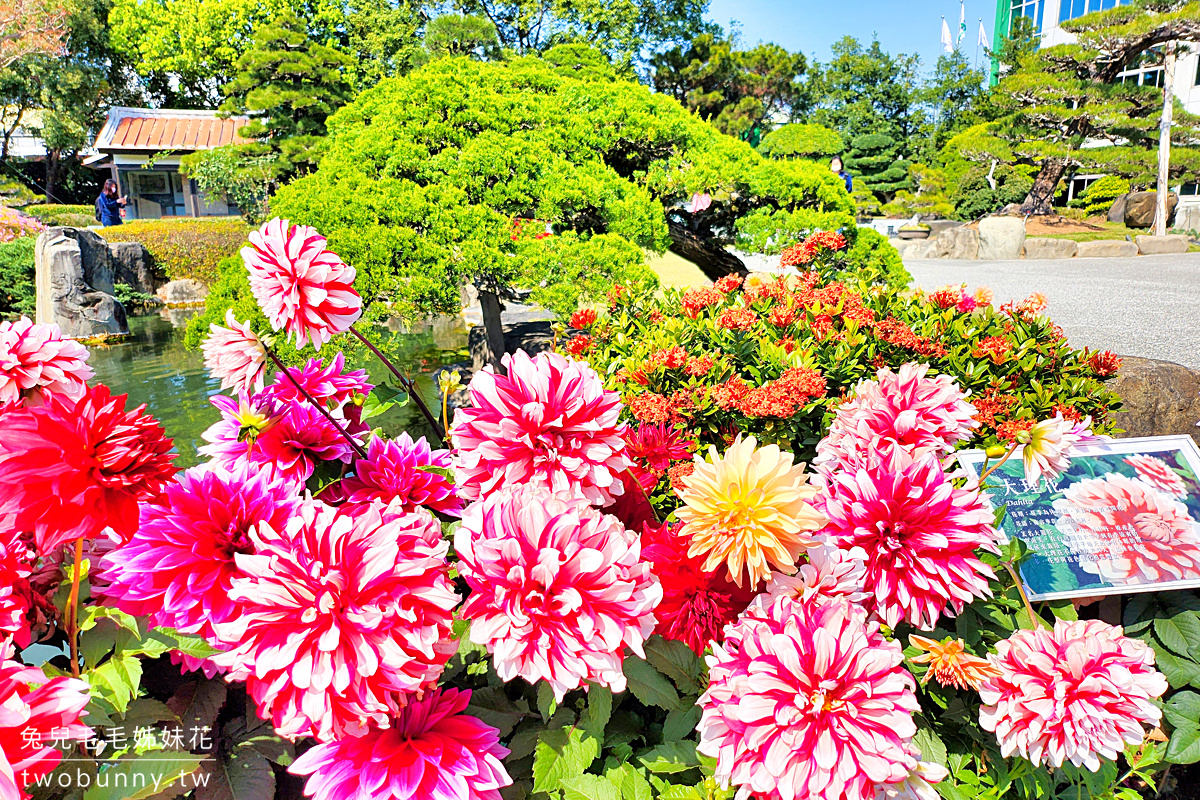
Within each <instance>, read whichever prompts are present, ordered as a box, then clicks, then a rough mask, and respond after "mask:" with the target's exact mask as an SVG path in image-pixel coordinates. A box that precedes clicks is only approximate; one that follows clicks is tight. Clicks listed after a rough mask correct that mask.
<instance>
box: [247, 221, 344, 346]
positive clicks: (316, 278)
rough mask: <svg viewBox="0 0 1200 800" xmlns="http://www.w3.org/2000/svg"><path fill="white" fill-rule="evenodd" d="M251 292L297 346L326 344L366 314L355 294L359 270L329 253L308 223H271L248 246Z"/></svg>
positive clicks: (266, 224)
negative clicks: (357, 271)
mask: <svg viewBox="0 0 1200 800" xmlns="http://www.w3.org/2000/svg"><path fill="white" fill-rule="evenodd" d="M242 260H243V261H245V262H246V269H247V270H249V272H250V291H251V292H253V293H254V299H255V300H257V301H258V305H259V307H260V308H261V309H262V310H263V313H264V314H266V315H267V319H268V320H269V321H270V322H271V327H272V328H274V329H275V330H277V331H286V332H287V336H288V338H289V339H290V338H291V337H292V335H293V334H294V335H295V337H296V346H297V347H304V345H305V343H306V342H307V341H308V340H310V339H311V340H312V343H313V347H315V348H317V349H320V348H321V346H322V345H324V344H325V343H326V342H328V341H329V340H330V339H332V338H333V337H334V335H335V334H339V333H342V332H344V331H347V330H349V329H350V326H351V325H353V324H354V322H355V320H357V319H358V318H359V317H360V316H362V298H361V297H359V296H358V292H356V291H354V267H351V266H348V265H347V264H346V263H345V262H343V261H342V259H341V258H339V257H338V255H337V254H336V253H332V252H330V251H329V250H326V249H325V237H324V236H322V235H321V234H319V233H317V231H316V229H315V228H310V227H308V226H307V225H289V224H288V221H287V220H286V219H279V218H278V217H276V218H275V219H272V220H269V221H268V222H266V223H264V224H263V226H262V227H261V228H259V229H258V230H257V231H252V232H251V233H250V246H249V247H243V248H242Z"/></svg>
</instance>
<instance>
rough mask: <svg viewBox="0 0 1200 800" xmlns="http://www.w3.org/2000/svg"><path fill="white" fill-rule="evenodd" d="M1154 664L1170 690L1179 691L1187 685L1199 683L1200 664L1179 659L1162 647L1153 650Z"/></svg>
mask: <svg viewBox="0 0 1200 800" xmlns="http://www.w3.org/2000/svg"><path fill="white" fill-rule="evenodd" d="M1154 651H1155V653H1154V654H1155V663H1156V664H1157V665H1158V669H1159V671H1160V672H1162V674H1163V675H1165V676H1166V677H1167V682H1168V683H1170V684H1171V688H1172V689H1179V688H1181V687H1184V686H1187V685H1188V684H1189V683H1193V684H1194V683H1195V682H1197V681H1200V664H1196V663H1195V662H1194V661H1190V660H1188V659H1185V658H1180V657H1179V656H1177V655H1175V654H1174V653H1172V652H1170V651H1169V650H1166V649H1164V648H1162V647H1156V648H1154Z"/></svg>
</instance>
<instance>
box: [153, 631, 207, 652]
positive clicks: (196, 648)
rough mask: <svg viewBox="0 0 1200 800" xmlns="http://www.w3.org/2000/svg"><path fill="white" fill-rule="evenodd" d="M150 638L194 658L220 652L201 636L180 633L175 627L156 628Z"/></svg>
mask: <svg viewBox="0 0 1200 800" xmlns="http://www.w3.org/2000/svg"><path fill="white" fill-rule="evenodd" d="M148 638H151V639H156V640H158V641H160V642H162V643H163V644H164V645H166V646H167V649H168V650H178V651H179V652H181V653H183V654H184V655H188V656H192V657H193V658H211V657H212V656H215V655H216V654H217V653H219V652H220V651H219V650H217V649H216V648H215V647H213V646H212V645H210V644H209V643H208V642H207V641H205V640H204V639H202V638H201V637H199V636H193V635H191V634H188V633H180V632H179V631H177V630H175V629H174V628H155V629H153V630H152V631H150V633H149V636H148Z"/></svg>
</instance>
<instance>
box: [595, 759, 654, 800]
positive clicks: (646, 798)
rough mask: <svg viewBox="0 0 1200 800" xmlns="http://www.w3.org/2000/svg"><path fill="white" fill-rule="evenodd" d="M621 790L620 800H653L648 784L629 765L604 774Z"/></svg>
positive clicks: (651, 790) (623, 765)
mask: <svg viewBox="0 0 1200 800" xmlns="http://www.w3.org/2000/svg"><path fill="white" fill-rule="evenodd" d="M604 775H605V777H607V778H608V779H609V780H610V781H612V782H613V783H615V784H616V785H617V786H618V787H620V789H621V800H653V797H654V791H653V789H652V788H651V786H650V782H649V781H648V780H646V778H645V777H644V776H643V775H642V774H641V773H640V772H638V771H637V770H636V769H634V768H633V767H632V766H631V765H629V764H622V765H620V766H619V767H616V768H614V769H610V770H607V771H606V772H605V773H604Z"/></svg>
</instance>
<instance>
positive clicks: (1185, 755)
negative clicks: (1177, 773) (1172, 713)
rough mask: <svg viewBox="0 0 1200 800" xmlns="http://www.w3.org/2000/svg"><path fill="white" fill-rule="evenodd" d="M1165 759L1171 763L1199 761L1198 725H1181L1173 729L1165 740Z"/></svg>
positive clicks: (1199, 729) (1199, 740) (1199, 738)
mask: <svg viewBox="0 0 1200 800" xmlns="http://www.w3.org/2000/svg"><path fill="white" fill-rule="evenodd" d="M1166 760H1167V761H1170V762H1171V763H1172V764H1195V763H1196V762H1197V761H1200V726H1196V725H1183V726H1180V727H1178V728H1176V729H1175V731H1174V733H1172V734H1171V739H1170V741H1168V742H1167V755H1166Z"/></svg>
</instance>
